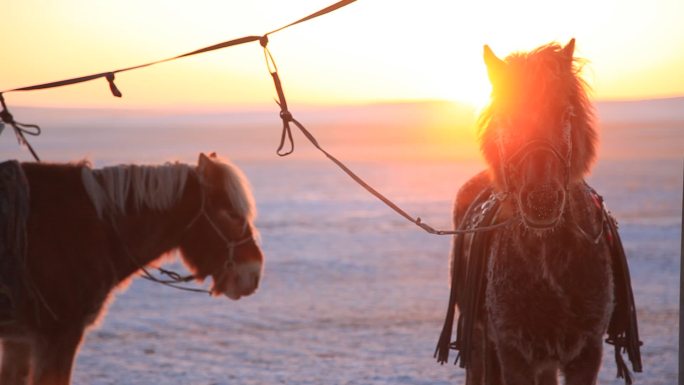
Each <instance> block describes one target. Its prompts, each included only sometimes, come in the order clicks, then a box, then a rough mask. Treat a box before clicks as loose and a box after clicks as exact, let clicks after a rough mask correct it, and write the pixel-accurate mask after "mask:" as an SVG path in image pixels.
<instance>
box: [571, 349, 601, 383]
mask: <svg viewBox="0 0 684 385" xmlns="http://www.w3.org/2000/svg"><path fill="white" fill-rule="evenodd" d="M602 349H603V345H602V342H601V340H598V341H590V342H588V343H587V345H586V346H585V347H584V349H582V352H581V353H580V354H579V355H578V356H577V357H576V358H575V359H574V360H572V361H570V362H568V363H567V364H565V366H564V367H563V374H564V375H565V384H566V385H595V384H596V379H597V377H598V372H599V368H600V367H601V358H602V357H601V355H602Z"/></svg>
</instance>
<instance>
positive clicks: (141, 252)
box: [112, 177, 202, 279]
mask: <svg viewBox="0 0 684 385" xmlns="http://www.w3.org/2000/svg"><path fill="white" fill-rule="evenodd" d="M201 199H202V198H201V192H200V188H199V182H198V181H197V179H196V178H195V177H192V178H188V182H187V184H186V187H185V191H184V193H183V195H182V197H181V198H180V199H179V200H178V201H177V202H176V203H175V204H173V205H172V206H171V207H169V208H168V209H165V210H151V209H148V208H142V209H140V210H139V211H131V212H129V213H127V214H125V215H123V216H121V217H120V218H118V219H117V220H115V221H114V222H113V226H112V227H113V233H114V237H115V240H116V242H118V243H119V247H120V251H121V252H120V253H118V254H117V258H118V259H120V261H119V262H120V263H121V264H122V265H123V266H125V268H124V269H123V271H122V272H120V275H121V277H120V278H121V279H125V278H127V277H128V276H129V275H131V274H133V273H134V272H135V271H137V270H138V269H140V267H143V266H145V265H148V264H150V263H152V262H154V261H155V260H157V259H159V258H160V257H161V256H163V255H164V254H167V253H169V252H171V251H173V250H174V249H176V248H177V247H178V246H179V244H180V241H181V239H182V237H183V236H184V233H185V231H186V230H187V228H188V226H189V225H190V223H191V222H192V221H193V220H194V219H195V218H196V217H197V215H198V214H199V210H200V206H201Z"/></svg>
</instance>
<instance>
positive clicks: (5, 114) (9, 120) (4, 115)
mask: <svg viewBox="0 0 684 385" xmlns="http://www.w3.org/2000/svg"><path fill="white" fill-rule="evenodd" d="M0 119H2V122H3V123H6V124H14V116H12V114H10V112H9V111H7V110H6V109H3V110H2V112H0Z"/></svg>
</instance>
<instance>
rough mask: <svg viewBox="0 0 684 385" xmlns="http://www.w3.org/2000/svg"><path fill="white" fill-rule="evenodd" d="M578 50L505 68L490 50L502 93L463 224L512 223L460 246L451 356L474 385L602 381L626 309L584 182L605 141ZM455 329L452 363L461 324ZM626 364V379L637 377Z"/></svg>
mask: <svg viewBox="0 0 684 385" xmlns="http://www.w3.org/2000/svg"><path fill="white" fill-rule="evenodd" d="M574 46H575V41H574V39H573V40H572V41H570V43H569V44H567V45H566V46H565V47H562V46H560V45H558V44H549V45H545V46H542V47H540V48H537V49H535V50H533V51H531V52H528V53H515V54H512V55H510V56H508V57H507V58H506V59H505V60H501V59H499V58H497V57H496V56H495V55H494V53H493V52H492V51H491V49H490V48H489V47H487V46H485V52H484V60H485V63H486V65H487V70H488V75H489V79H490V81H491V83H492V96H491V103H490V105H489V106H488V107H487V108H486V109H485V110H484V112H483V114H482V116H481V117H480V120H479V124H480V129H481V132H480V134H481V135H480V139H481V150H482V152H483V154H484V157H485V160H486V162H487V164H488V166H489V168H488V170H487V171H484V172H482V173H480V174H478V175H476V176H475V177H473V178H472V179H470V180H469V181H468V182H467V183H466V184H465V185H464V186H463V187H462V188H461V189H460V191H459V192H458V194H457V197H456V202H455V206H454V223H455V226H456V228H457V229H464V230H469V229H477V228H478V227H479V226H483V225H484V226H490V225H492V224H502V226H501V227H499V228H497V229H495V230H492V231H487V232H474V233H468V234H465V235H459V236H456V237H455V238H454V244H453V252H452V264H453V265H452V274H453V276H452V285H453V287H452V290H453V294H452V295H453V298H454V301H452V302H455V303H456V304H457V306H458V308H459V312H460V314H461V316H460V317H459V323H458V332H457V333H458V338H457V341H456V343H455V344H453V345H452V348H455V349H458V350H460V356H459V359H460V360H461V366H464V367H466V378H467V382H466V383H467V384H468V385H480V384H488V385H493V384H505V385H555V384H557V383H558V377H559V374H561V375H562V376H563V377H564V378H565V384H567V385H591V384H595V383H596V381H597V375H598V371H599V367H600V365H601V357H602V345H603V336H604V334H606V332H607V330H608V328H609V324H611V323H612V322H613V321H612V320H611V316H612V315H613V309H614V303H615V301H614V277H615V275H614V273H615V272H614V266H615V264H614V258H613V256H612V254H611V250H613V249H611V247H617V246H614V245H613V246H611V245H612V243H611V242H618V243H619V239H617V240H614V239H611V234H613V233H612V232H611V231H610V229H612V228H613V227H611V226H613V223H612V220H613V219H612V218H611V217H610V216H609V215H608V214H607V212H606V211H605V210H604V209H603V207H602V200H601V198H600V196H599V195H598V194H596V193H595V192H594V190H592V189H591V188H590V187H589V186H588V185H587V184H586V183H585V181H584V177H585V175H586V174H587V173H588V172H589V170H590V167H591V165H592V162H593V161H594V158H595V153H596V150H595V147H596V143H597V134H596V131H595V128H594V123H593V108H592V105H591V103H590V102H589V99H588V97H587V93H586V85H585V84H584V83H583V81H582V79H581V78H580V76H579V72H580V69H581V63H580V62H579V61H578V60H577V59H575V58H574V56H573V53H574ZM495 227H496V226H495ZM609 228H610V229H609ZM615 235H617V233H616V232H615ZM620 250H622V248H621V246H620ZM622 255H624V254H622ZM625 263H626V262H625ZM625 269H626V266H625ZM620 285H621V286H624V285H625V282H622V281H621V283H620ZM626 285H627V286H629V280H628V275H627V282H626ZM621 293H622V292H621ZM628 294H629V296H630V299H631V288H630V289H629V291H628ZM450 301H451V300H450ZM631 303H632V305H633V300H632V302H631ZM452 309H453V307H452ZM631 310H632V311H633V309H631ZM632 314H633V312H632ZM449 317H451V319H449ZM634 317H635V316H634ZM450 322H453V310H451V313H450V314H448V316H447V322H446V323H445V325H447V324H449V323H450ZM634 328H635V329H634V330H635V331H636V318H634ZM445 330H446V332H443V336H442V337H441V339H440V345H438V352H437V353H436V354H438V355H439V359H440V361H441V362H445V361H446V359H447V358H448V349H449V347H448V346H449V345H448V344H449V339H450V335H451V326H450V325H448V328H447V327H445ZM621 330H622V329H621ZM630 337H634V333H633V334H630ZM634 338H636V341H637V343H638V335H636V337H634ZM620 343H622V342H620ZM636 352H637V353H635V356H638V345H637V347H636ZM616 356H617V354H616ZM616 359H617V358H616ZM630 359H632V354H631V352H630ZM619 360H620V361H619V364H620V363H621V364H622V366H620V368H619V370H620V371H621V372H619V374H621V375H623V376H624V375H627V376H629V374H628V371H627V369H626V366H625V365H624V362H622V358H621V357H620V358H619ZM639 365H640V363H638V365H637V370H640V367H639ZM628 381H631V379H630V380H628Z"/></svg>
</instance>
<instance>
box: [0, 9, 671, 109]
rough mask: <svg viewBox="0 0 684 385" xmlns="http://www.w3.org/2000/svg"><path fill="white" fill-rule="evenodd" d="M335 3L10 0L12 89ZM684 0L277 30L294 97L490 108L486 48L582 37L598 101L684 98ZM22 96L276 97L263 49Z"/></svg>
mask: <svg viewBox="0 0 684 385" xmlns="http://www.w3.org/2000/svg"><path fill="white" fill-rule="evenodd" d="M332 2H334V1H333V0H307V1H304V0H288V1H282V0H253V1H232V0H230V1H226V0H212V1H209V0H198V1H192V2H188V1H180V0H178V1H176V0H173V1H172V0H150V1H142V2H141V1H138V0H117V1H90V0H60V1H48V0H8V1H6V2H4V3H3V16H4V17H3V20H2V23H0V46H2V50H0V68H1V71H0V90H6V89H10V88H14V87H20V86H26V85H31V84H35V83H40V82H47V81H53V80H59V79H62V78H67V77H73V76H81V75H86V74H90V73H96V72H102V71H106V70H112V69H116V68H120V67H126V66H131V65H136V64H141V63H144V62H147V61H152V60H157V59H162V58H166V57H170V56H174V55H176V54H180V53H184V52H187V51H191V50H194V49H196V48H200V47H202V46H205V45H210V44H214V43H217V42H220V41H223V40H228V39H232V38H236V37H241V36H244V35H258V34H261V33H263V32H266V31H268V30H271V29H274V28H276V27H279V26H281V25H283V24H287V23H289V22H290V21H293V20H295V19H298V18H299V17H302V16H304V15H307V14H309V13H311V12H313V11H316V10H318V9H320V8H322V7H325V6H327V5H329V4H331V3H332ZM681 15H684V2H683V1H681V0H657V1H651V2H643V1H639V2H637V1H632V0H628V1H624V0H622V1H620V0H605V1H594V0H576V1H574V2H572V3H568V2H562V1H550V0H545V1H531V0H519V1H515V2H511V1H504V0H501V1H472V2H469V3H465V2H457V1H453V0H444V1H436V0H423V1H413V2H409V1H396V0H359V1H357V2H356V3H354V4H351V5H349V6H348V7H346V8H343V9H341V10H338V11H337V12H334V13H332V14H329V15H326V16H323V17H321V18H319V19H316V20H313V21H310V22H308V23H304V24H300V25H298V26H295V27H292V28H291V29H288V30H285V31H283V32H280V33H278V34H276V35H273V36H272V37H271V44H270V48H271V50H272V52H273V54H274V56H275V58H276V60H277V63H278V67H279V69H280V72H281V77H282V79H283V82H284V85H285V89H286V92H287V94H288V96H289V100H290V101H291V103H300V104H336V103H367V102H378V101H396V100H422V99H446V100H458V101H466V102H471V103H475V104H479V103H482V101H483V100H484V99H485V98H486V96H487V94H488V92H489V89H488V87H489V86H488V84H487V78H486V74H485V69H484V66H483V64H482V59H481V55H482V45H483V44H489V45H490V46H492V48H493V49H494V50H495V52H496V53H497V54H499V56H501V57H503V56H505V55H506V54H508V53H510V52H511V51H513V50H526V49H530V48H534V47H536V46H538V45H541V44H544V43H547V42H550V41H552V40H557V41H560V42H562V43H565V42H566V41H568V40H569V39H570V38H571V37H576V38H577V51H576V52H577V54H578V55H580V56H582V57H585V58H587V59H589V61H590V63H589V65H588V67H587V71H586V77H587V79H588V81H589V83H590V84H591V85H592V86H593V88H594V91H595V92H594V95H595V97H596V98H597V99H641V98H651V97H663V96H675V95H684V76H682V70H681V69H682V68H684V49H683V48H684V27H683V26H682V23H681ZM117 84H118V86H119V88H120V89H121V91H122V92H123V93H124V98H123V99H120V100H118V99H115V98H113V97H112V96H111V95H110V94H109V91H108V88H107V85H106V82H105V81H104V80H102V79H100V80H96V81H95V82H91V83H88V84H85V85H78V86H71V87H67V88H61V89H56V90H50V91H37V92H30V93H21V94H19V93H14V94H8V95H6V98H7V99H8V101H9V102H10V103H11V104H14V105H36V106H40V105H49V106H101V107H123V108H135V107H150V106H152V107H169V106H181V105H185V106H190V107H200V106H203V107H210V108H211V107H231V106H232V107H244V106H248V105H264V104H270V103H272V100H273V99H272V98H273V96H274V91H273V85H272V82H271V79H270V76H269V75H268V73H267V72H266V69H265V65H264V60H263V55H262V52H261V49H260V47H259V45H258V43H250V44H247V45H244V46H240V47H235V48H229V49H226V50H222V51H219V52H214V53H209V54H204V55H200V56H196V57H193V58H188V59H183V60H180V61H176V62H173V63H167V64H161V65H158V66H154V67H151V68H148V69H143V70H139V71H133V72H128V73H124V74H120V75H118V76H117Z"/></svg>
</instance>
